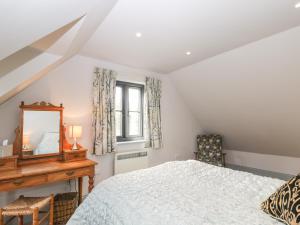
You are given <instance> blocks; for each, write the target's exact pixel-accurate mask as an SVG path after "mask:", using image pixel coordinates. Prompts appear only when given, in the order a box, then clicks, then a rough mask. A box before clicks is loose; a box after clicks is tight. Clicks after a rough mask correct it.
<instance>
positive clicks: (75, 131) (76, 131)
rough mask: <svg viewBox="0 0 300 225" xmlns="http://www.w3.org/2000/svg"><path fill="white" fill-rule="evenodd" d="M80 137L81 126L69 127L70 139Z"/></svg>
mask: <svg viewBox="0 0 300 225" xmlns="http://www.w3.org/2000/svg"><path fill="white" fill-rule="evenodd" d="M81 135H82V126H74V125H72V126H69V136H70V138H80V137H81Z"/></svg>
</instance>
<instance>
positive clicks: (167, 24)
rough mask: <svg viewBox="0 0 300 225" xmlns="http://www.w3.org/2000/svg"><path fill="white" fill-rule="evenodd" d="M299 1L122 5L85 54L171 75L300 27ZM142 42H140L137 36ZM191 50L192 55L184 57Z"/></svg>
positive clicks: (167, 0)
mask: <svg viewBox="0 0 300 225" xmlns="http://www.w3.org/2000/svg"><path fill="white" fill-rule="evenodd" d="M295 3H296V1H295V0H122V1H119V2H118V3H117V4H116V5H115V7H114V8H113V9H112V11H111V13H110V14H109V15H108V16H107V18H106V19H105V21H104V22H103V23H102V24H101V25H100V26H99V28H98V29H97V31H96V32H95V34H94V35H93V36H92V38H91V39H90V40H89V41H88V42H87V44H86V45H85V46H84V48H83V49H82V50H81V52H80V53H81V54H83V55H86V56H91V57H96V58H101V59H107V60H111V61H114V62H118V63H121V64H125V65H129V66H133V67H137V68H142V69H147V70H150V71H156V72H162V73H168V72H171V71H175V70H177V69H179V68H182V67H184V66H187V65H190V64H193V63H196V62H199V61H201V60H204V59H207V58H209V57H212V56H215V55H218V54H221V53H223V52H226V51H229V50H231V49H234V48H237V47H240V46H242V45H245V44H248V43H250V42H253V41H257V40H259V39H262V38H265V37H267V36H270V35H273V34H276V33H279V32H281V31H284V30H287V29H290V28H292V27H295V26H299V25H300V9H298V10H296V9H295V8H294V5H295ZM136 32H141V33H142V37H141V38H136V37H135V33H136ZM187 51H191V53H192V54H191V55H190V56H187V55H185V53H186V52H187Z"/></svg>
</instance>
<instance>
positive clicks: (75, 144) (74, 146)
mask: <svg viewBox="0 0 300 225" xmlns="http://www.w3.org/2000/svg"><path fill="white" fill-rule="evenodd" d="M78 149H79V148H78V145H77V140H76V138H74V144H73V146H72V150H78Z"/></svg>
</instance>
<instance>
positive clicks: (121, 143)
mask: <svg viewBox="0 0 300 225" xmlns="http://www.w3.org/2000/svg"><path fill="white" fill-rule="evenodd" d="M145 142H146V141H145V140H136V141H122V142H117V145H126V144H138V143H145Z"/></svg>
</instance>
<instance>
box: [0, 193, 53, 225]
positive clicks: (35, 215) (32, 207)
mask: <svg viewBox="0 0 300 225" xmlns="http://www.w3.org/2000/svg"><path fill="white" fill-rule="evenodd" d="M48 204H49V211H48V212H45V211H40V209H41V208H43V207H45V206H47V205H48ZM53 207H54V198H53V195H51V196H50V197H24V196H23V195H21V196H20V197H19V198H18V199H17V200H16V201H14V202H12V203H10V204H8V205H7V206H5V207H4V208H0V225H6V224H8V223H9V222H11V221H12V220H13V219H14V218H15V217H17V218H18V225H23V217H24V216H27V215H32V225H39V224H42V223H44V222H45V221H46V219H47V217H49V225H53ZM39 213H44V214H45V215H44V216H43V217H42V218H41V219H39ZM5 216H9V217H11V218H10V219H9V220H8V221H7V222H6V223H5V224H4V217H5Z"/></svg>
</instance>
